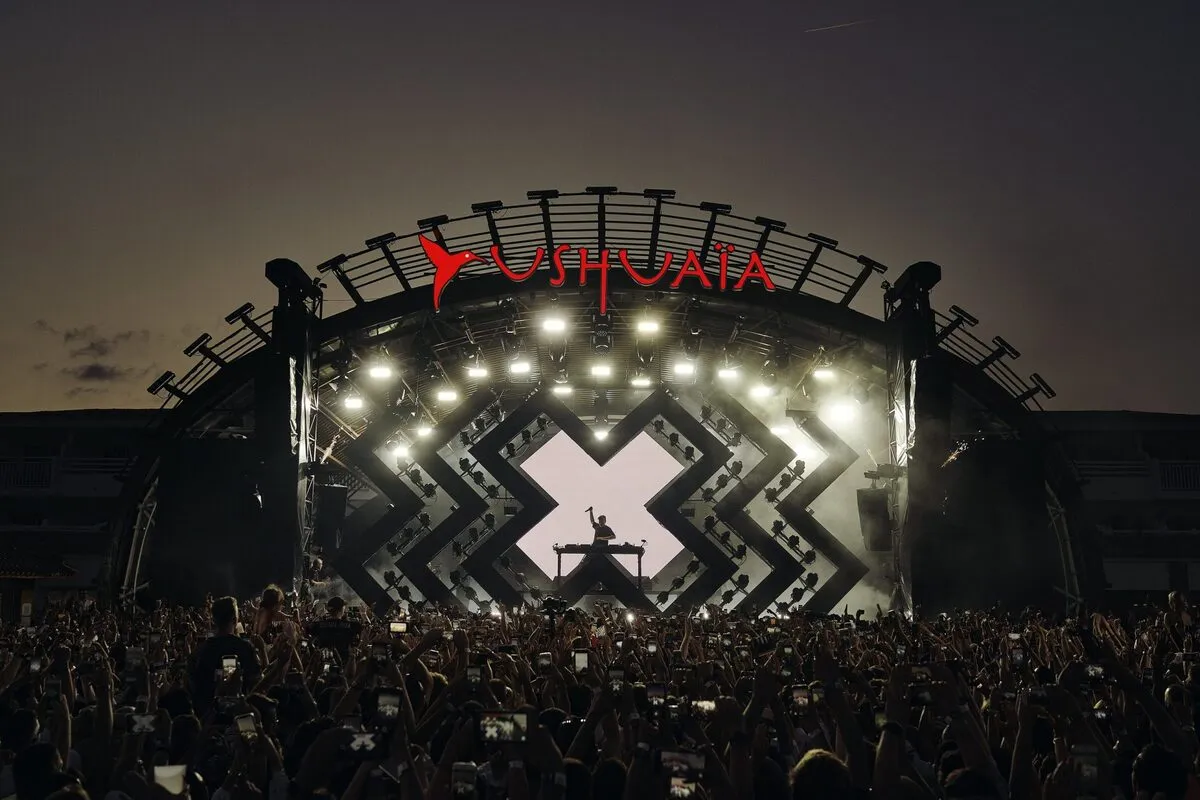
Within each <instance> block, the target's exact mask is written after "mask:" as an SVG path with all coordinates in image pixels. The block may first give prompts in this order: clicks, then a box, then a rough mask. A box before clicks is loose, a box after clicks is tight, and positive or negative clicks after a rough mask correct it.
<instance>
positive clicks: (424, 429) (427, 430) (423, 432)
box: [417, 425, 433, 439]
mask: <svg viewBox="0 0 1200 800" xmlns="http://www.w3.org/2000/svg"><path fill="white" fill-rule="evenodd" d="M431 433H433V428H431V427H429V426H428V425H422V426H421V427H419V428H417V436H420V437H421V438H422V439H423V438H425V437H426V436H429V435H430V434H431Z"/></svg>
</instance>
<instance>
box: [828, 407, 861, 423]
mask: <svg viewBox="0 0 1200 800" xmlns="http://www.w3.org/2000/svg"><path fill="white" fill-rule="evenodd" d="M825 414H826V416H828V418H829V421H830V422H832V423H834V424H845V423H847V422H853V421H854V420H855V419H857V418H858V406H856V405H854V404H853V403H845V402H842V403H833V404H832V405H830V406H829V407H828V408H827V409H826V410H825Z"/></svg>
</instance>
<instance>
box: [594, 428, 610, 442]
mask: <svg viewBox="0 0 1200 800" xmlns="http://www.w3.org/2000/svg"><path fill="white" fill-rule="evenodd" d="M596 438H597V439H607V438H608V431H606V430H604V429H603V428H601V429H600V430H598V431H596Z"/></svg>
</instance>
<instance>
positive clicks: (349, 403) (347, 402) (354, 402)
mask: <svg viewBox="0 0 1200 800" xmlns="http://www.w3.org/2000/svg"><path fill="white" fill-rule="evenodd" d="M342 405H343V406H345V407H346V408H348V409H350V410H351V411H357V410H358V409H360V408H362V407H363V399H362V398H361V397H359V396H358V395H355V394H352V395H348V396H347V397H346V398H345V399H343V400H342Z"/></svg>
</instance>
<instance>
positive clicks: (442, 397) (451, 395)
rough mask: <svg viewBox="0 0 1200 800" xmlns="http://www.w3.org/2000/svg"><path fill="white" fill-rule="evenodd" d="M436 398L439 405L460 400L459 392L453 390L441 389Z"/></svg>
mask: <svg viewBox="0 0 1200 800" xmlns="http://www.w3.org/2000/svg"><path fill="white" fill-rule="evenodd" d="M436 397H437V401H438V402H439V403H453V402H454V401H455V400H457V399H458V392H456V391H454V390H453V389H439V390H438V393H437V395H436Z"/></svg>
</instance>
